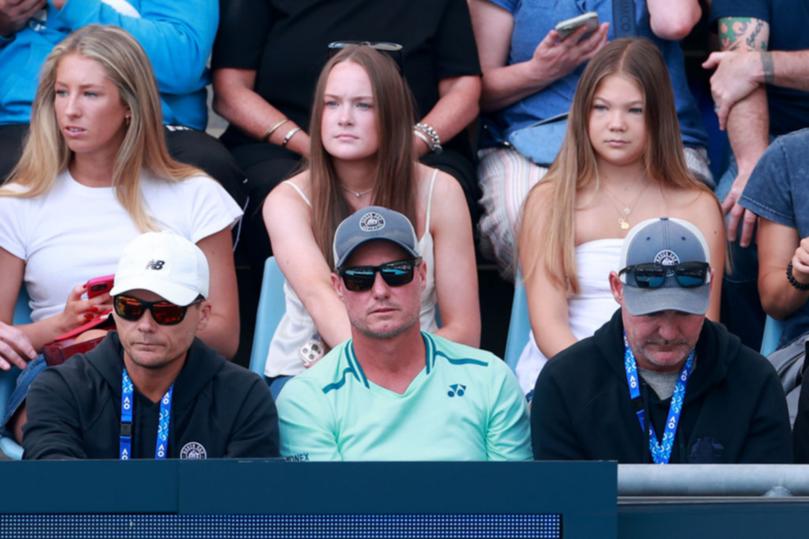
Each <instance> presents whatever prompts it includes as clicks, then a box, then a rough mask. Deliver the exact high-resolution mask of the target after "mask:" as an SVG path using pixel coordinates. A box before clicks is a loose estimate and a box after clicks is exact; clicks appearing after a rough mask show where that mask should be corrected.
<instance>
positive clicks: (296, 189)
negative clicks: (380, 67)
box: [283, 180, 312, 208]
mask: <svg viewBox="0 0 809 539" xmlns="http://www.w3.org/2000/svg"><path fill="white" fill-rule="evenodd" d="M283 183H285V184H287V185H289V186H290V187H292V188H293V189H294V190H295V192H296V193H298V194H299V195H300V197H301V198H302V199H303V201H304V202H306V205H307V206H309V207H310V208H311V207H312V203H311V202H310V201H309V197H308V196H306V194H305V193H304V192H303V189H301V188H300V187H298V186H297V185H295V182H293V181H292V180H284V182H283Z"/></svg>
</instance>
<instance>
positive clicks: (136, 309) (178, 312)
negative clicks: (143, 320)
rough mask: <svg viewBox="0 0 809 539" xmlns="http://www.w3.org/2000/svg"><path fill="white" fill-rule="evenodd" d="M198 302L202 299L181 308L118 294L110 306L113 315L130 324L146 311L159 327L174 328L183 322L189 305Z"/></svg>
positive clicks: (164, 301)
mask: <svg viewBox="0 0 809 539" xmlns="http://www.w3.org/2000/svg"><path fill="white" fill-rule="evenodd" d="M200 301H202V298H197V299H196V300H194V302H193V303H191V304H189V305H186V306H184V307H183V306H180V305H175V304H174V303H171V302H168V301H166V300H162V299H161V300H160V301H144V300H142V299H139V298H136V297H133V296H127V295H124V294H120V295H117V296H115V297H114V298H113V300H112V306H113V308H114V309H115V314H117V315H118V316H120V317H121V318H123V319H124V320H129V321H130V322H135V321H137V320H140V317H141V316H143V313H145V312H146V311H147V310H148V311H149V312H150V313H151V314H152V318H153V319H154V321H155V322H157V323H158V324H160V325H161V326H174V325H177V324H179V323H180V322H182V321H183V319H184V318H185V313H186V312H187V311H188V308H189V307H190V306H191V305H194V304H195V303H199V302H200Z"/></svg>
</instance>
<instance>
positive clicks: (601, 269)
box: [516, 238, 624, 394]
mask: <svg viewBox="0 0 809 539" xmlns="http://www.w3.org/2000/svg"><path fill="white" fill-rule="evenodd" d="M623 243H624V240H623V238H605V239H600V240H593V241H588V242H586V243H582V244H581V245H579V246H578V247H576V272H577V274H578V277H579V287H580V292H579V294H578V295H577V296H575V297H572V298H570V299H569V300H568V303H567V308H568V316H569V319H568V321H569V324H570V330H571V332H572V333H573V336H574V337H576V340H581V339H584V338H585V337H590V336H591V335H592V334H593V333H595V331H596V330H597V329H598V328H600V327H601V326H603V325H604V324H605V323H606V322H607V321H608V320H609V319H610V318H611V317H612V315H613V313H614V312H615V310H616V309H617V308H618V303H616V301H615V298H613V297H612V291H611V290H610V281H609V276H610V272H611V271H617V269H618V264H619V263H620V257H621V246H622V245H623ZM547 362H548V358H546V357H545V356H544V355H543V354H542V352H540V351H539V348H538V347H537V344H536V341H535V340H534V334H533V332H532V333H531V334H530V336H529V338H528V342H527V343H526V345H525V348H524V349H523V351H522V355H520V359H519V360H518V361H517V368H516V372H517V379H518V380H519V382H520V387H521V388H522V390H523V393H525V394H528V392H530V391H532V390H533V389H534V384H536V381H537V376H539V372H540V371H541V370H542V367H544V366H545V363H547Z"/></svg>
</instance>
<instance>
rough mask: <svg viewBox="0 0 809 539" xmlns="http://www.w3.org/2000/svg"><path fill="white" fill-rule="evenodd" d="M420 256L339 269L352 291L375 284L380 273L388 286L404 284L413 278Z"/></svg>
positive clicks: (364, 288)
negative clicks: (376, 264) (377, 264)
mask: <svg viewBox="0 0 809 539" xmlns="http://www.w3.org/2000/svg"><path fill="white" fill-rule="evenodd" d="M419 262H421V259H420V258H408V259H405V260H396V261H394V262H387V263H385V264H380V265H379V266H350V267H345V268H342V269H340V270H339V272H338V273H339V275H340V277H341V278H342V279H343V284H345V287H346V288H347V289H348V290H350V291H352V292H364V291H366V290H370V289H371V288H372V287H373V286H374V281H375V280H376V274H377V273H379V274H380V275H381V276H382V279H383V280H384V281H385V283H386V284H387V285H388V286H404V285H406V284H407V283H409V282H411V281H412V280H413V275H414V273H415V269H416V266H418V264H419Z"/></svg>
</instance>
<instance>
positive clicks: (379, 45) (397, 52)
mask: <svg viewBox="0 0 809 539" xmlns="http://www.w3.org/2000/svg"><path fill="white" fill-rule="evenodd" d="M352 45H357V46H360V47H371V48H372V49H374V50H375V51H379V52H381V53H383V54H386V55H388V56H390V57H391V58H392V59H393V61H394V62H396V67H397V68H398V69H399V73H400V74H401V73H402V49H403V48H404V47H402V45H401V44H399V43H393V42H390V41H351V40H347V41H332V42H331V43H329V44H328V45H327V47H328V50H329V58H331V57H332V56H334V55H335V54H337V53H338V52H339V51H341V50H343V49H345V48H346V47H349V46H352Z"/></svg>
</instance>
